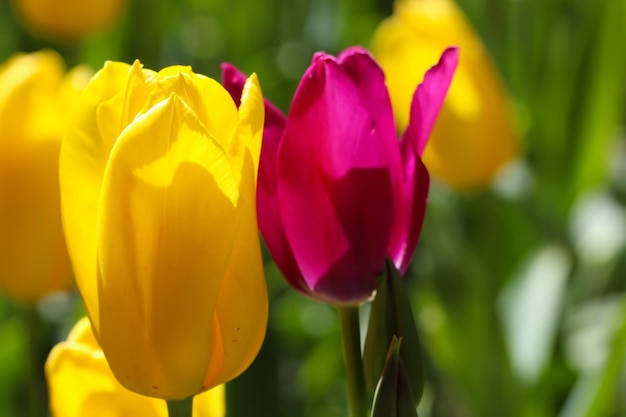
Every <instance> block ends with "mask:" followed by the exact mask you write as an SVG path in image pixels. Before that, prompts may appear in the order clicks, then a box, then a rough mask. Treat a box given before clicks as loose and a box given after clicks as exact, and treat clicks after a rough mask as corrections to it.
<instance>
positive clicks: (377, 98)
mask: <svg viewBox="0 0 626 417" xmlns="http://www.w3.org/2000/svg"><path fill="white" fill-rule="evenodd" d="M456 59H457V52H456V50H455V49H451V50H448V51H446V52H445V53H444V55H443V56H442V60H441V62H440V64H439V65H438V66H436V67H434V68H433V69H432V70H431V71H430V72H429V73H428V74H427V75H426V78H425V81H424V83H423V84H422V85H421V86H420V87H419V88H418V89H417V90H416V91H415V98H414V101H413V103H414V104H413V106H414V107H413V110H412V114H411V124H410V126H409V128H408V129H407V130H406V132H405V134H404V136H403V138H402V140H401V141H398V139H397V137H396V134H395V127H394V121H393V114H392V110H391V104H390V102H389V96H388V93H387V89H386V86H385V82H384V76H383V73H382V71H381V69H380V68H379V67H378V65H377V64H376V62H375V61H374V60H373V59H372V57H371V56H370V55H369V53H368V52H367V51H365V50H363V49H361V48H350V49H347V50H346V51H344V52H343V53H342V54H341V55H339V57H338V58H335V57H332V56H329V55H326V54H324V53H318V54H316V55H315V56H314V58H313V63H312V64H311V66H310V67H309V68H308V69H307V71H306V72H305V74H304V75H303V77H302V81H301V82H300V85H299V86H298V89H297V91H296V93H295V95H294V98H293V102H292V105H291V109H290V111H289V115H288V117H287V121H286V124H285V126H284V130H283V131H282V132H281V131H280V127H281V126H282V124H283V121H282V120H281V119H280V117H275V114H276V113H275V110H274V109H269V110H268V115H272V116H271V117H270V116H268V123H267V124H266V126H265V135H264V139H263V140H264V143H263V152H262V155H261V168H260V174H259V190H258V212H259V225H260V228H261V232H262V234H263V237H264V239H265V242H266V243H267V246H268V249H269V251H270V253H271V254H272V256H273V258H274V260H275V261H276V264H277V265H278V266H279V268H280V269H281V271H282V272H283V274H284V275H285V277H286V278H287V280H288V281H289V282H290V283H291V284H292V285H293V286H294V287H295V288H296V289H298V290H299V291H301V292H303V293H305V294H307V295H309V296H311V297H313V298H316V299H319V300H323V301H326V302H330V303H335V304H355V303H359V302H362V301H364V300H366V299H368V298H369V297H370V296H371V294H372V292H373V291H374V289H375V288H376V277H377V276H378V275H379V274H380V273H381V272H382V270H383V268H384V264H385V259H386V258H387V256H390V257H391V258H392V259H393V261H394V262H395V263H396V265H397V266H398V267H399V268H400V269H401V270H402V271H406V268H407V267H408V264H409V261H410V258H411V256H412V254H413V250H414V249H415V246H416V244H417V238H418V236H419V233H420V229H421V224H422V220H423V217H424V211H425V206H426V198H427V194H428V173H427V171H426V169H425V168H424V166H423V165H422V163H421V160H420V158H419V151H420V150H421V149H422V148H423V146H424V145H425V143H426V141H427V139H428V135H429V134H430V129H431V128H432V124H433V123H434V120H435V118H436V116H437V113H438V111H439V107H440V106H441V103H442V101H443V99H444V97H445V94H446V91H447V88H448V85H449V83H450V80H451V78H452V74H453V72H454V68H455V66H456ZM228 71H229V69H228V68H226V71H225V76H224V80H225V83H226V84H227V85H228V84H236V77H233V76H232V75H229V72H228ZM231 72H232V70H231ZM241 79H242V77H241V76H239V80H241ZM239 84H241V81H239ZM228 88H229V90H230V91H236V90H235V89H234V88H232V87H228Z"/></svg>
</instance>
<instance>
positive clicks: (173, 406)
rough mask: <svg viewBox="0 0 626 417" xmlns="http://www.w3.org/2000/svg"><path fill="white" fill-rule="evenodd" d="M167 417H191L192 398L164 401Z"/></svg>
mask: <svg viewBox="0 0 626 417" xmlns="http://www.w3.org/2000/svg"><path fill="white" fill-rule="evenodd" d="M166 402H167V415H168V416H169V417H191V416H192V414H193V396H191V397H189V398H185V399H184V400H166Z"/></svg>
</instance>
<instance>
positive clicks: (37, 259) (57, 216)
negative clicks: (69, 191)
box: [0, 51, 85, 302]
mask: <svg viewBox="0 0 626 417" xmlns="http://www.w3.org/2000/svg"><path fill="white" fill-rule="evenodd" d="M64 70H65V68H64V65H63V61H62V60H61V58H60V57H59V55H58V54H57V53H55V52H52V51H41V52H37V53H32V54H16V55H15V56H13V57H12V58H11V59H9V60H8V62H7V63H5V64H4V65H2V66H1V67H0V264H1V265H2V270H3V273H2V274H1V276H0V287H1V288H2V291H3V292H5V293H6V294H8V295H9V296H10V297H12V298H14V299H16V300H19V301H23V302H35V301H37V300H38V299H39V298H40V297H42V296H43V295H45V294H47V293H49V292H51V291H54V290H61V289H65V288H68V287H69V286H70V285H71V284H72V272H71V267H70V263H69V259H68V255H67V250H66V244H65V239H64V236H63V230H62V226H61V213H60V203H59V183H58V180H57V175H58V160H59V148H60V145H61V139H62V137H63V133H64V129H65V127H66V124H67V118H68V114H69V113H70V111H71V109H72V105H71V104H73V101H75V100H74V98H75V97H77V96H78V95H79V93H80V91H81V90H82V88H83V87H84V84H85V83H84V80H83V81H81V80H79V79H74V77H75V75H76V74H77V71H78V70H76V71H73V72H71V73H68V75H67V76H65V75H64ZM70 79H74V81H75V82H69V80H70Z"/></svg>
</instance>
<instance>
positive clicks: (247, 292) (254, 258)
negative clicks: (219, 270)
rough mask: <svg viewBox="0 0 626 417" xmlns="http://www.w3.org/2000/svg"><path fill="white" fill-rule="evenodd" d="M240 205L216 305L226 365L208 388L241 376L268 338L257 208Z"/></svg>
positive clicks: (249, 203)
mask: <svg viewBox="0 0 626 417" xmlns="http://www.w3.org/2000/svg"><path fill="white" fill-rule="evenodd" d="M240 204H242V205H245V206H247V209H245V213H244V214H243V220H242V224H241V227H240V228H239V233H238V235H237V242H236V243H235V249H234V251H233V253H232V256H231V260H230V263H229V265H228V271H227V272H226V276H225V277H224V281H223V282H222V288H221V291H220V294H219V298H218V301H217V312H216V314H217V317H218V320H219V323H220V326H219V327H220V331H221V338H222V344H223V349H224V362H223V365H222V368H221V369H220V372H219V373H218V374H217V375H215V376H211V375H209V376H208V378H212V380H210V381H205V382H204V385H205V386H214V385H216V384H221V383H223V382H227V381H230V380H231V379H233V378H235V377H237V376H238V375H239V374H241V373H242V372H243V371H244V370H245V369H246V368H247V367H248V366H250V364H251V363H252V361H253V360H254V358H255V357H256V355H257V353H258V352H259V349H260V348H261V344H262V343H263V338H264V337H265V329H266V323H267V316H268V301H267V288H266V285H265V278H264V274H263V261H262V258H261V248H260V246H259V241H258V228H257V222H256V214H255V211H254V209H255V205H254V201H252V200H249V201H243V202H242V201H241V200H240Z"/></svg>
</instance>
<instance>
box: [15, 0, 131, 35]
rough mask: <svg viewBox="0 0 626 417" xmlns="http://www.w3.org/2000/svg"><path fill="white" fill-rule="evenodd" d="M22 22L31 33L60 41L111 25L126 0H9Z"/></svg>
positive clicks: (119, 15)
mask: <svg viewBox="0 0 626 417" xmlns="http://www.w3.org/2000/svg"><path fill="white" fill-rule="evenodd" d="M13 6H14V8H15V10H16V12H17V14H18V17H19V18H20V19H21V20H22V21H23V22H24V25H25V26H27V27H28V28H30V29H31V30H33V31H34V32H35V33H37V34H39V35H41V36H46V37H52V38H56V39H60V40H64V41H79V40H81V39H83V38H84V37H86V36H89V35H90V34H92V33H95V32H98V31H100V30H104V29H106V28H108V27H109V26H111V25H113V24H114V23H115V22H116V21H117V20H118V19H119V18H120V17H121V15H122V12H123V11H124V8H125V6H126V0H89V1H84V0H13Z"/></svg>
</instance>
